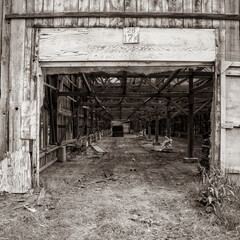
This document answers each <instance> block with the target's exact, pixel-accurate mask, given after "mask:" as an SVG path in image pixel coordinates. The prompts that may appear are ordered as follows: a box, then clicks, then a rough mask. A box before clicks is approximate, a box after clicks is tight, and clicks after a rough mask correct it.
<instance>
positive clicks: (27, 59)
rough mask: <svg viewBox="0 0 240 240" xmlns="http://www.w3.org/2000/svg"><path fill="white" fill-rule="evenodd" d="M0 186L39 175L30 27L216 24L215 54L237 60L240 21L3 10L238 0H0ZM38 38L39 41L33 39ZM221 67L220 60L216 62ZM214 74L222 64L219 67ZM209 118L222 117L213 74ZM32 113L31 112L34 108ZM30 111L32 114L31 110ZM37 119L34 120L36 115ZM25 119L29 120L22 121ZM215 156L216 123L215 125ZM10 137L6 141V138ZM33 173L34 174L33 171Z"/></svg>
mask: <svg viewBox="0 0 240 240" xmlns="http://www.w3.org/2000/svg"><path fill="white" fill-rule="evenodd" d="M2 5H3V7H0V18H1V20H0V39H1V40H0V51H1V101H0V123H1V127H0V136H1V140H0V160H2V161H1V162H0V191H1V190H7V191H10V192H26V191H27V190H28V189H29V188H30V187H31V178H32V179H33V178H35V181H34V182H35V183H37V181H38V168H39V167H38V161H37V159H38V137H39V136H38V133H37V132H36V131H34V129H35V130H36V129H38V125H37V126H36V125H34V123H32V122H31V119H30V115H29V114H27V113H28V111H27V110H26V109H31V111H32V113H35V117H36V119H38V118H39V115H38V114H39V112H38V109H40V102H41V101H40V100H39V94H40V90H39V89H40V86H39V77H41V76H40V72H39V71H38V66H37V48H38V46H37V45H36V44H35V38H36V36H37V34H36V30H35V28H33V27H111V28H122V27H124V26H139V27H159V28H215V29H217V30H218V31H217V32H218V38H217V45H218V48H219V51H218V56H217V59H218V60H228V61H240V54H239V50H240V44H239V21H229V20H228V21H225V20H223V21H220V20H209V19H208V20H201V19H192V18H191V19H181V18H178V19H173V18H119V17H117V18H113V17H112V18H100V17H91V18H78V17H74V18H70V17H65V18H51V19H40V18H39V19H34V20H31V19H28V20H25V19H21V20H20V19H17V20H10V21H9V23H8V21H6V20H5V19H4V16H5V13H19V14H22V13H52V14H54V13H61V12H82V11H86V12H92V11H99V12H114V11H115V12H124V11H125V12H177V13H223V14H225V13H227V14H229V13H237V14H239V1H238V0H228V1H225V0H174V1H172V0H162V1H160V0H159V1H155V0H148V1H146V0H119V1H117V0H69V1H65V0H35V1H33V0H12V1H11V0H0V6H2ZM36 42H37V41H36ZM217 67H219V65H217ZM217 70H218V71H217V74H219V73H220V69H219V68H217ZM215 86H217V87H216V88H215V93H214V95H215V98H214V104H213V106H214V111H213V114H212V119H213V122H220V121H219V118H220V107H219V106H220V103H219V101H220V88H219V87H218V86H220V80H219V77H218V75H216V82H215ZM33 115H34V114H33ZM33 115H32V116H33ZM36 122H37V123H35V124H38V121H36ZM26 123H29V124H30V125H29V124H26ZM214 129H215V132H214V134H213V135H214V140H213V141H215V143H216V144H215V149H213V150H214V154H215V155H216V156H217V157H218V154H219V146H220V138H219V136H220V134H219V131H220V126H219V125H215V126H214ZM8 136H9V138H8ZM8 139H9V141H8ZM31 174H33V175H32V176H31Z"/></svg>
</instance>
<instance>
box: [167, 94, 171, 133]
mask: <svg viewBox="0 0 240 240" xmlns="http://www.w3.org/2000/svg"><path fill="white" fill-rule="evenodd" d="M167 137H169V138H170V137H171V115H170V98H167Z"/></svg>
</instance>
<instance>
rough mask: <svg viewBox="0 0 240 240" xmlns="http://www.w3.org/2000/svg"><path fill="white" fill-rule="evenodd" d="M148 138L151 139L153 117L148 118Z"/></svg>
mask: <svg viewBox="0 0 240 240" xmlns="http://www.w3.org/2000/svg"><path fill="white" fill-rule="evenodd" d="M148 139H149V140H151V118H149V119H148Z"/></svg>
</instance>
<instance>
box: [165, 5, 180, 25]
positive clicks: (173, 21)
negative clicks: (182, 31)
mask: <svg viewBox="0 0 240 240" xmlns="http://www.w3.org/2000/svg"><path fill="white" fill-rule="evenodd" d="M168 11H169V12H173V13H175V12H177V13H182V12H183V6H182V0H169V5H168ZM169 26H170V27H182V26H183V19H174V18H173V19H170V20H169Z"/></svg>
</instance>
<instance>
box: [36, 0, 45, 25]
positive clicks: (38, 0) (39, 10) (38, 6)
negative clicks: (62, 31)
mask: <svg viewBox="0 0 240 240" xmlns="http://www.w3.org/2000/svg"><path fill="white" fill-rule="evenodd" d="M34 10H35V13H42V12H43V0H35V9H34ZM42 23H43V19H34V25H40V26H41V25H42Z"/></svg>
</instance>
